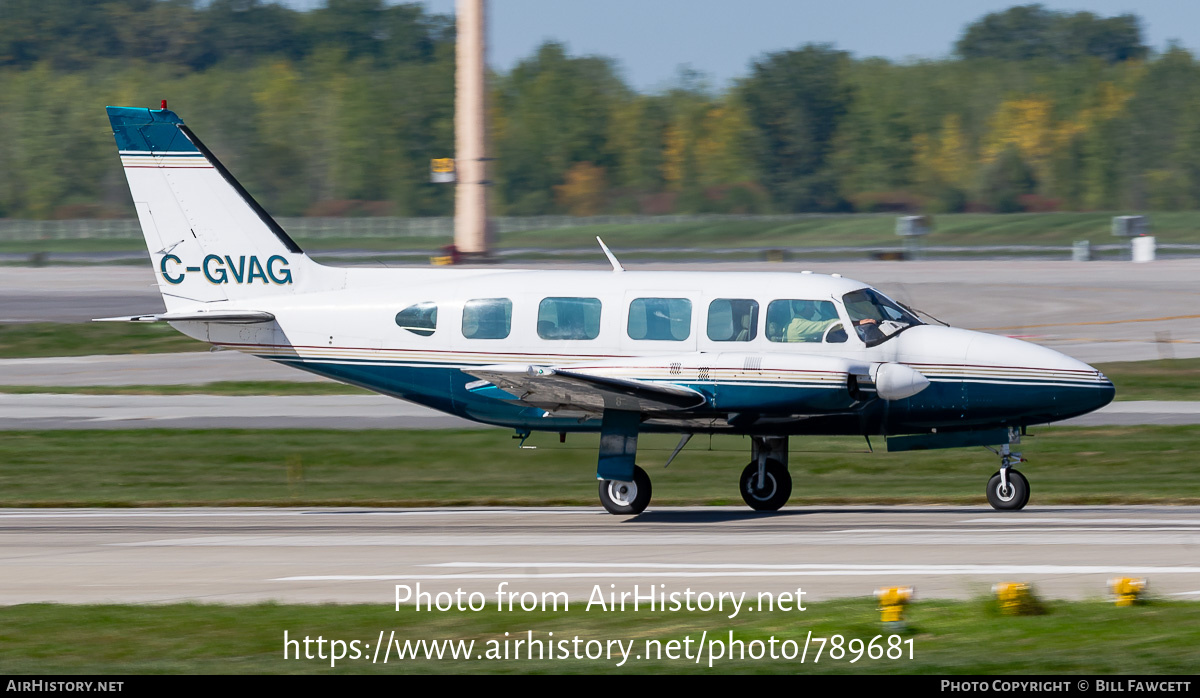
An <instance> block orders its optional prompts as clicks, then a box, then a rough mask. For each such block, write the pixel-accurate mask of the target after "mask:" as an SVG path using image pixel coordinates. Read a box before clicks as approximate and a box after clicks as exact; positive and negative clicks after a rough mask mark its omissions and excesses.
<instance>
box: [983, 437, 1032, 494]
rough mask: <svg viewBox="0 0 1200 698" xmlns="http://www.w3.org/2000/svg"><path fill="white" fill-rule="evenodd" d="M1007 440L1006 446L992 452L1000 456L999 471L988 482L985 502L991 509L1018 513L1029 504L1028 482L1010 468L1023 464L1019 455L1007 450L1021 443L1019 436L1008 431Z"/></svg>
mask: <svg viewBox="0 0 1200 698" xmlns="http://www.w3.org/2000/svg"><path fill="white" fill-rule="evenodd" d="M1008 438H1009V443H1008V444H1004V445H1003V446H1001V447H1000V450H999V451H995V450H993V451H992V452H993V453H996V454H997V455H999V456H1000V470H998V471H996V474H995V475H993V476H992V477H991V479H989V480H988V484H987V500H988V504H991V505H992V508H993V509H998V510H1000V511H1020V510H1021V509H1024V508H1025V505H1026V504H1028V503H1029V480H1027V479H1026V478H1025V476H1024V475H1022V474H1021V473H1020V471H1018V470H1017V469H1016V468H1013V467H1012V464H1013V463H1024V462H1025V459H1024V458H1022V457H1021V454H1020V453H1013V452H1012V451H1011V450H1010V448H1009V445H1010V444H1019V443H1021V434H1020V432H1019V431H1017V430H1016V429H1010V430H1009V436H1008ZM989 450H991V449H989Z"/></svg>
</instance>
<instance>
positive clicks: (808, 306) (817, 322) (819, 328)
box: [783, 300, 839, 342]
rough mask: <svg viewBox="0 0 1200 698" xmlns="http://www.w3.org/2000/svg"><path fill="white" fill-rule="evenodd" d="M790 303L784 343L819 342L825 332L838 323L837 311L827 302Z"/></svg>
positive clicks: (797, 301)
mask: <svg viewBox="0 0 1200 698" xmlns="http://www.w3.org/2000/svg"><path fill="white" fill-rule="evenodd" d="M790 302H791V314H792V319H791V321H789V322H788V324H787V327H786V328H784V331H783V341H785V342H819V341H821V338H822V337H823V336H824V335H825V330H827V329H829V328H830V327H831V326H832V325H834V324H836V323H837V322H839V319H838V316H837V310H835V309H834V307H833V304H832V303H830V302H828V301H824V302H817V301H803V300H794V301H790Z"/></svg>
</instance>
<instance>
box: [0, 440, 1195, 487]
mask: <svg viewBox="0 0 1200 698" xmlns="http://www.w3.org/2000/svg"><path fill="white" fill-rule="evenodd" d="M1033 433H1034V434H1035V435H1034V436H1030V437H1027V438H1026V440H1025V443H1024V444H1023V451H1024V453H1025V456H1026V457H1027V458H1028V459H1030V461H1031V462H1030V463H1025V464H1022V465H1020V466H1019V469H1020V470H1021V471H1022V472H1024V473H1025V474H1026V475H1027V476H1028V477H1029V479H1030V481H1031V484H1032V488H1031V489H1032V492H1033V496H1032V499H1031V502H1032V504H1033V505H1039V504H1172V503H1174V504H1200V478H1198V477H1196V472H1197V471H1196V460H1195V453H1196V452H1197V449H1198V448H1200V426H1172V427H1164V426H1136V427H1091V428H1066V427H1063V428H1044V429H1035V430H1033ZM510 435H511V433H510V432H507V431H502V430H490V429H489V430H436V431H421V430H412V431H403V432H390V431H385V430H365V431H357V432H356V431H339V430H328V431H321V430H312V431H300V430H132V431H117V430H114V431H12V432H5V433H4V434H3V435H2V436H0V462H2V463H3V464H4V467H3V468H0V506H5V507H18V506H35V507H53V506H67V507H84V506H108V507H131V506H467V505H479V506H493V505H523V506H525V505H527V506H543V505H585V506H597V499H596V497H597V495H596V489H597V486H596V481H595V479H594V477H595V475H594V474H595V469H596V448H597V437H596V435H594V434H593V435H570V436H568V439H567V443H566V444H564V445H560V444H559V443H558V439H557V436H556V435H554V434H535V435H534V437H533V438H531V439H530V441H529V443H528V444H527V445H538V446H539V448H538V449H536V450H528V449H524V450H522V449H518V448H517V442H516V441H514V440H512V439H511V438H510ZM674 444H675V438H674V437H671V436H667V435H644V436H643V437H642V439H641V441H640V444H639V448H640V450H639V458H638V460H639V462H640V463H641V464H642V465H643V467H645V468H646V469H647V471H648V472H649V473H650V476H651V478H652V480H653V483H654V504H658V505H727V504H735V505H741V504H742V501H741V499H740V497H739V495H738V491H737V479H738V476H739V475H740V473H741V471H742V468H743V467H744V466H745V464H746V463H747V462H748V461H749V450H750V444H749V440H748V439H743V438H741V437H715V438H713V439H712V441H711V448H712V449H713V450H707V449H708V448H709V447H710V441H709V439H708V438H707V437H696V438H695V439H693V440H692V443H691V445H690V446H689V447H688V449H686V450H685V451H684V452H683V453H682V454H680V456H679V458H678V459H677V460H676V461H675V462H674V463H673V464H672V465H671V467H670V468H669V469H666V470H664V469H663V468H662V467H661V466H662V464H663V463H664V462H665V461H666V459H667V456H668V455H669V452H670V449H671V448H672V447H673V446H674ZM875 447H876V448H877V449H882V448H883V447H884V445H883V443H882V440H881V439H876V440H875ZM998 466H999V459H998V458H997V457H995V456H994V455H992V454H991V453H989V452H987V451H986V450H984V449H982V448H970V449H951V450H943V451H923V452H910V453H892V454H889V453H882V452H876V453H867V452H866V445H865V443H864V442H863V440H862V439H856V438H850V437H837V438H830V437H807V438H795V439H793V440H792V453H791V472H792V477H793V481H794V483H795V486H794V490H793V494H792V498H791V504H792V505H805V504H866V503H881V504H899V503H947V504H972V505H983V504H984V496H983V490H984V485H985V483H986V482H987V479H988V477H990V476H991V475H992V473H993V472H995V471H996V470H997V468H998ZM652 506H653V505H652Z"/></svg>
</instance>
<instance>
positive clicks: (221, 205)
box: [103, 101, 1115, 515]
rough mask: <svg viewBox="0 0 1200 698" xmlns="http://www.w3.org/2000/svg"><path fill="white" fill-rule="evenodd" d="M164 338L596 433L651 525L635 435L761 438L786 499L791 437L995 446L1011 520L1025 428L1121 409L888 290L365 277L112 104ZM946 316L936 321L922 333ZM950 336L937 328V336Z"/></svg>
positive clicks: (991, 483) (190, 150)
mask: <svg viewBox="0 0 1200 698" xmlns="http://www.w3.org/2000/svg"><path fill="white" fill-rule="evenodd" d="M107 111H108V117H109V120H110V122H111V124H112V129H113V133H114V136H115V138H116V142H117V147H118V150H119V152H120V157H121V163H122V165H123V166H124V170H125V174H126V177H127V179H128V182H129V188H130V192H131V193H132V195H133V201H134V207H135V209H136V211H137V216H138V220H139V222H140V225H141V228H142V232H143V233H144V235H145V238H146V244H147V247H148V249H149V251H150V257H151V260H152V263H153V267H154V271H155V274H156V277H157V283H158V287H159V290H160V291H161V293H162V298H163V303H164V305H165V308H166V311H165V312H161V313H149V314H144V315H135V316H129V317H122V318H103V320H109V321H133V322H167V323H170V325H171V326H172V327H174V328H175V329H177V330H179V331H180V332H182V333H184V334H186V335H188V336H190V337H194V338H196V339H199V340H202V341H205V342H209V343H211V344H213V345H215V346H216V347H220V348H225V349H234V350H238V351H242V352H246V353H248V354H252V355H254V356H258V357H262V358H264V359H269V360H271V361H275V362H278V363H280V364H283V365H286V366H291V367H294V368H297V369H301V370H304V371H309V372H311V373H315V374H318V375H321V376H325V377H328V378H332V379H334V380H338V381H341V382H344V383H348V384H351V385H357V386H361V387H363V388H367V389H370V390H373V391H375V392H378V393H382V394H384V395H389V396H392V397H395V398H400V399H403V400H409V401H412V402H415V403H418V404H421V405H425V406H428V407H431V408H434V409H437V410H441V411H443V412H447V413H450V414H453V415H457V416H459V417H464V418H466V419H470V420H474V421H476V422H481V423H484V424H490V425H495V426H501V427H507V428H511V429H513V430H515V431H516V435H517V436H518V437H521V438H522V439H524V438H527V437H528V436H529V435H530V434H531V433H532V432H534V431H540V432H558V433H559V434H560V435H561V438H564V439H565V435H566V434H567V433H569V432H572V433H573V432H592V433H595V432H599V434H600V446H599V457H598V462H597V468H596V478H597V480H598V481H599V485H598V492H599V498H600V502H601V504H602V505H603V506H604V508H605V509H606V510H607V511H609V512H611V513H613V514H617V515H636V514H640V513H641V512H642V511H644V510H645V509H646V507H647V505H648V504H649V502H650V499H651V494H652V489H651V482H650V477H649V476H648V475H647V473H646V471H645V470H644V469H643V468H641V467H640V466H639V465H637V463H636V457H637V443H638V435H639V434H642V433H672V434H679V435H680V441H679V445H678V447H677V448H676V449H675V451H674V453H672V454H671V456H670V458H669V459H668V461H667V463H668V464H670V462H671V461H673V460H674V459H675V457H676V456H677V455H678V454H679V452H680V451H681V450H682V449H683V447H684V446H685V445H686V444H687V442H688V439H690V438H691V437H692V436H693V435H695V434H737V435H742V436H744V437H749V439H750V461H749V463H748V464H747V465H745V466H744V468H743V469H742V471H741V475H740V479H739V483H738V488H739V491H740V492H741V496H742V498H743V500H744V501H745V502H746V504H747V505H749V506H750V507H751V508H752V509H754V510H756V511H768V512H769V511H776V510H778V509H780V508H781V507H782V506H783V505H784V504H785V503H786V502H787V501H788V499H789V497H790V496H791V492H792V478H791V475H790V473H789V470H788V445H789V439H790V437H793V436H797V437H799V436H806V435H851V436H861V437H865V438H866V439H867V442H868V444H869V443H870V437H872V436H874V437H881V438H883V439H884V440H885V442H886V445H887V450H888V451H909V450H922V449H940V448H959V447H970V446H974V447H978V446H984V447H987V448H989V449H990V450H992V451H993V452H994V453H995V454H996V455H998V456H999V457H1000V468H999V470H998V471H997V472H996V473H995V474H994V475H992V476H991V477H990V478H989V479H988V481H987V486H986V489H985V493H986V497H987V501H988V502H989V503H990V504H991V506H992V507H994V508H995V509H998V510H1002V511H1016V510H1020V509H1022V508H1023V507H1024V506H1025V505H1026V504H1027V503H1028V501H1029V494H1030V486H1029V481H1028V479H1027V478H1026V477H1025V476H1024V475H1022V474H1021V473H1020V472H1019V471H1018V470H1017V469H1016V468H1015V467H1014V466H1015V465H1016V464H1017V463H1019V462H1023V459H1022V458H1021V455H1020V453H1017V452H1014V451H1013V450H1012V447H1013V446H1015V445H1018V444H1020V442H1021V436H1023V435H1025V434H1026V433H1027V432H1026V430H1027V427H1029V426H1032V425H1040V424H1046V423H1049V422H1054V421H1058V420H1063V419H1069V418H1071V417H1075V416H1078V415H1083V414H1086V413H1088V412H1091V411H1093V410H1096V409H1099V408H1100V407H1103V406H1104V405H1106V404H1108V403H1109V402H1110V401H1112V399H1113V397H1114V394H1115V389H1114V387H1113V384H1112V383H1111V382H1110V381H1109V380H1108V379H1107V378H1106V377H1105V376H1104V375H1103V374H1102V373H1101V372H1100V371H1098V370H1096V369H1095V368H1093V367H1091V366H1089V365H1087V364H1085V363H1083V362H1081V361H1077V360H1076V359H1073V358H1071V357H1068V356H1066V355H1064V354H1061V353H1059V352H1056V351H1053V350H1051V349H1048V348H1046V347H1042V346H1039V345H1036V344H1032V343H1028V342H1023V341H1020V340H1017V339H1013V338H1009V337H1002V336H996V335H991V334H986V333H982V332H974V331H969V330H965V329H960V328H955V327H949V326H946V325H944V324H935V323H930V322H926V321H923V320H921V319H920V318H919V317H918V315H920V314H921V313H918V312H916V311H914V310H912V309H910V308H908V307H906V306H905V305H903V304H901V303H898V302H896V301H894V300H892V299H890V298H888V297H887V296H886V295H884V294H883V293H881V292H880V291H878V290H876V289H874V288H872V287H871V286H869V285H867V284H864V283H861V282H858V281H854V280H851V279H848V278H844V277H841V276H839V275H838V274H830V275H823V274H814V273H811V272H807V271H801V272H787V273H785V272H775V273H764V272H758V271H755V272H725V271H722V272H704V271H626V270H625V269H624V267H623V266H622V265H621V263H620V262H619V261H618V260H617V258H616V257H615V256H614V255H613V254H612V252H611V251H610V250H609V249H608V248H607V247H606V246H604V243H603V242H600V246H601V248H602V251H603V252H604V254H605V255H606V256H607V257H608V259H609V261H610V263H611V266H612V269H611V270H607V269H606V270H601V271H556V270H520V269H508V268H494V267H493V268H488V267H482V268H436V269H435V268H404V269H395V268H352V267H332V266H327V265H323V264H319V263H317V262H315V261H313V260H312V259H310V258H309V257H308V256H307V255H306V254H305V253H304V252H303V251H302V250H301V249H300V247H299V246H298V245H297V244H296V243H295V241H293V240H292V238H291V237H289V236H288V234H287V233H286V232H285V231H284V230H283V228H281V227H280V226H279V224H278V223H277V222H276V221H275V220H274V219H272V218H271V216H270V215H269V214H268V213H267V211H266V210H264V209H263V207H262V206H261V205H259V204H258V203H257V202H256V201H255V200H254V198H253V197H252V196H251V195H250V194H249V193H248V192H247V191H246V190H245V189H244V188H243V187H242V185H241V184H239V183H238V181H237V180H236V179H234V177H233V175H232V174H230V172H229V170H227V169H226V168H225V167H224V166H223V165H222V164H221V163H220V161H218V160H217V158H216V157H214V156H213V154H212V152H211V151H210V150H209V149H208V148H207V147H205V145H204V144H203V143H202V142H201V141H200V139H199V138H197V137H196V134H195V133H193V132H192V131H191V129H189V128H188V127H187V125H186V124H185V123H184V122H183V121H182V120H181V119H180V118H179V117H178V116H177V115H176V114H175V113H174V112H172V111H169V110H168V109H167V105H166V102H165V101H164V102H163V103H162V108H161V109H148V108H138V107H108V108H107ZM926 317H929V316H926ZM929 319H932V318H929Z"/></svg>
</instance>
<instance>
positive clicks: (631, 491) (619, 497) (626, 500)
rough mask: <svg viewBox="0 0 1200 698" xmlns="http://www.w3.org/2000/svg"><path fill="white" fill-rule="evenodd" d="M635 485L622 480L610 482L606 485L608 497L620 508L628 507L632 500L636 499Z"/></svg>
mask: <svg viewBox="0 0 1200 698" xmlns="http://www.w3.org/2000/svg"><path fill="white" fill-rule="evenodd" d="M637 493H638V488H637V483H636V482H624V481H622V480H610V481H609V483H608V497H609V499H612V500H613V501H614V502H616V503H617V504H620V505H621V506H629V505H630V504H631V503H632V502H633V500H635V499H637Z"/></svg>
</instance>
